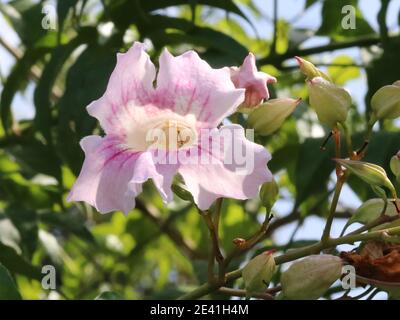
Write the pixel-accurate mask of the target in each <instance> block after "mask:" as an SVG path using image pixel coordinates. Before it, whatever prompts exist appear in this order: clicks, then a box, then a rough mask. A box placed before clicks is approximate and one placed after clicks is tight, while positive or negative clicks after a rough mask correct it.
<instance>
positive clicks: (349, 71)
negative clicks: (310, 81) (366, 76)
mask: <svg viewBox="0 0 400 320" xmlns="http://www.w3.org/2000/svg"><path fill="white" fill-rule="evenodd" d="M332 64H334V65H344V67H339V66H330V67H328V74H329V75H330V77H331V78H332V81H333V82H334V83H335V84H337V85H344V84H346V82H347V81H349V80H354V79H357V78H359V77H360V76H361V71H360V68H358V67H353V66H351V65H352V64H355V61H354V60H353V58H351V57H349V56H346V55H341V56H337V57H335V58H334V59H333V60H332ZM346 65H349V66H346Z"/></svg>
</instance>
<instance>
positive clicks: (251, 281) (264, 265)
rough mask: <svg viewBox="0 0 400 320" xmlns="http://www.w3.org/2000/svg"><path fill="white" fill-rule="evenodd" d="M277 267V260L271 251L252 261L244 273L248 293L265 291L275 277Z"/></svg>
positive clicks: (244, 269)
mask: <svg viewBox="0 0 400 320" xmlns="http://www.w3.org/2000/svg"><path fill="white" fill-rule="evenodd" d="M275 267H276V265H275V259H274V257H273V255H272V252H271V251H266V252H264V253H262V254H260V255H258V256H256V257H254V258H253V259H251V260H250V261H249V262H248V263H247V265H246V266H245V267H244V268H243V271H242V277H243V281H244V284H245V287H246V291H247V293H248V294H251V293H254V292H262V291H264V290H265V289H266V284H267V283H269V282H270V281H271V278H272V276H273V275H274V272H275Z"/></svg>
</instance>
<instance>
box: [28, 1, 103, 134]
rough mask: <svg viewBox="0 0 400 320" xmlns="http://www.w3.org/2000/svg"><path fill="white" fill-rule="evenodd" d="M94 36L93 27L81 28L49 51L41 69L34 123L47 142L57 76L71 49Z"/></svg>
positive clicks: (35, 98)
mask: <svg viewBox="0 0 400 320" xmlns="http://www.w3.org/2000/svg"><path fill="white" fill-rule="evenodd" d="M59 3H60V2H59ZM95 38H96V30H95V29H94V28H82V29H81V30H80V33H79V35H78V36H77V37H76V38H74V39H73V40H71V41H70V42H69V43H67V44H65V45H60V46H58V47H56V48H55V49H54V50H53V51H52V52H51V58H50V60H49V62H47V63H46V65H45V67H44V69H43V72H42V76H41V77H40V80H39V82H38V85H37V87H36V90H35V93H34V103H35V106H36V115H35V124H36V126H37V128H38V129H39V131H40V132H41V133H42V134H43V136H44V137H45V139H46V140H47V141H48V142H49V141H51V127H52V125H53V124H52V115H51V111H52V110H51V105H52V103H51V94H52V90H53V87H54V84H55V82H56V80H57V77H58V76H59V74H60V72H61V70H62V68H63V66H64V64H65V62H66V61H67V59H68V58H69V57H70V56H71V54H72V53H73V51H74V50H75V49H76V48H77V47H78V46H79V45H81V44H82V43H84V42H85V41H87V42H89V41H91V40H93V39H95Z"/></svg>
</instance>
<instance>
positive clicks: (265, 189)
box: [260, 179, 279, 212]
mask: <svg viewBox="0 0 400 320" xmlns="http://www.w3.org/2000/svg"><path fill="white" fill-rule="evenodd" d="M278 196H279V187H278V184H277V183H276V181H275V180H274V179H272V181H270V182H266V183H264V184H263V185H262V187H261V190H260V199H261V203H262V204H263V206H264V207H265V208H266V209H267V212H271V209H272V207H273V206H274V204H275V202H276V200H278Z"/></svg>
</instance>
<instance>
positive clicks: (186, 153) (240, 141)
mask: <svg viewBox="0 0 400 320" xmlns="http://www.w3.org/2000/svg"><path fill="white" fill-rule="evenodd" d="M159 66H160V67H159V71H158V74H157V77H156V69H155V67H154V65H153V63H152V62H151V60H150V58H149V56H148V54H147V53H146V52H145V50H144V45H143V44H141V43H138V42H136V43H135V44H134V45H133V47H132V48H131V49H130V50H129V51H128V52H127V53H125V54H118V56H117V65H116V67H115V69H114V71H113V72H112V74H111V77H110V79H109V83H108V85H107V89H106V91H105V93H104V95H103V96H102V97H101V98H100V99H98V100H96V101H94V102H92V103H91V104H90V105H89V106H88V107H87V111H88V113H89V114H90V115H91V116H93V117H95V118H97V119H98V121H99V122H100V125H101V127H102V128H103V130H104V132H105V136H103V137H101V136H96V135H92V136H87V137H85V138H83V139H82V141H81V147H82V149H83V151H84V152H85V161H84V163H83V167H82V170H81V172H80V174H79V177H78V179H77V181H76V183H75V185H74V186H73V188H72V190H71V192H70V194H69V197H68V200H69V201H85V202H87V203H89V204H90V205H92V206H94V207H96V209H97V210H98V211H99V212H101V213H106V212H110V211H114V210H121V211H123V212H124V213H128V212H129V211H130V210H131V209H132V208H134V207H135V197H136V196H138V195H139V194H140V193H141V191H142V184H143V183H144V182H146V181H147V180H148V179H151V180H152V181H153V183H154V185H155V186H156V188H157V189H158V191H159V193H160V194H161V197H162V199H163V201H164V202H165V203H168V202H170V201H172V199H173V193H172V190H171V184H172V181H173V178H174V176H175V175H176V174H180V175H181V177H182V179H183V181H184V183H185V185H186V188H187V189H188V191H190V192H191V194H192V195H193V199H194V201H195V203H196V204H197V206H198V207H199V208H200V209H201V210H206V209H208V208H209V207H210V206H211V204H212V203H213V202H214V201H215V200H216V199H217V198H220V197H228V198H234V199H248V198H253V197H255V196H257V193H258V191H259V187H260V185H261V184H262V183H264V182H266V181H270V180H271V179H272V175H271V173H270V171H269V170H268V168H267V163H268V161H269V160H270V158H271V156H270V154H269V153H268V151H266V150H265V148H264V147H262V146H260V145H257V144H255V143H253V142H251V141H250V140H248V139H246V137H245V134H244V130H243V128H242V127H240V126H238V125H225V126H222V127H220V128H218V127H217V126H218V125H219V124H220V123H221V122H222V120H223V119H224V118H226V117H227V116H229V115H230V114H232V113H233V112H235V110H236V109H237V107H238V106H239V105H240V104H241V103H242V102H243V101H244V96H245V90H244V89H237V88H235V85H234V83H233V82H232V81H231V78H230V70H229V68H222V69H213V68H211V67H210V66H209V65H208V64H207V63H206V62H205V61H203V60H202V59H200V58H199V56H198V55H197V54H196V53H195V52H194V51H188V52H186V53H184V54H182V55H180V56H177V57H174V56H172V55H171V54H170V53H169V52H168V51H167V50H164V51H163V53H162V54H161V56H160V60H159ZM155 80H156V84H155V83H154V82H155ZM226 133H229V134H230V135H227V134H226ZM226 137H228V138H226ZM215 138H218V139H215ZM210 141H212V143H210ZM236 146H239V148H241V149H242V150H243V148H244V149H245V150H246V157H245V160H246V161H247V162H249V161H248V160H249V159H250V160H252V165H251V166H247V164H248V163H247V162H246V163H245V165H246V167H247V168H246V170H242V167H243V161H237V159H238V158H240V157H237V156H234V157H233V159H232V157H230V158H231V159H229V157H227V154H229V152H230V153H231V154H232V151H234V150H233V149H234V148H236ZM215 150H216V151H218V152H216V151H215ZM221 150H223V152H221ZM233 153H235V152H233ZM171 155H174V157H172V156H171ZM203 156H209V157H208V158H207V157H205V159H206V160H207V159H208V161H203V158H201V157H203ZM199 157H200V158H201V159H200V158H199ZM228 160H230V161H228ZM240 160H243V156H242V157H241V158H240ZM239 162H241V163H239ZM249 168H250V169H249Z"/></svg>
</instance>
